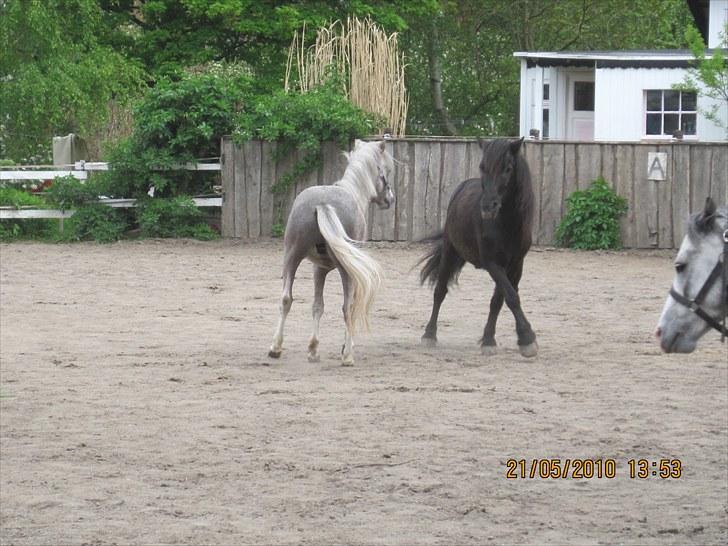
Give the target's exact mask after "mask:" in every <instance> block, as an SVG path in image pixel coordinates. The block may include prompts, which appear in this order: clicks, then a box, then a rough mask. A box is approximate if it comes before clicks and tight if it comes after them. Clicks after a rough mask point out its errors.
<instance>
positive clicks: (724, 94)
mask: <svg viewBox="0 0 728 546" xmlns="http://www.w3.org/2000/svg"><path fill="white" fill-rule="evenodd" d="M721 39H722V46H723V48H724V49H728V23H726V25H725V27H724V29H723V33H722V35H721ZM685 40H686V41H687V43H688V46H689V47H690V51H691V52H692V53H693V56H694V57H695V64H694V67H693V68H691V69H690V70H688V75H687V76H686V77H685V80H684V81H683V82H682V83H680V84H679V85H676V86H675V87H676V88H677V89H681V90H691V91H696V92H697V93H698V94H699V95H702V96H704V97H708V98H709V99H712V100H713V101H714V102H713V103H712V104H711V105H710V106H708V107H707V108H699V110H700V113H701V114H702V115H703V116H705V117H706V118H707V119H709V120H710V121H712V122H713V123H714V124H715V125H717V126H718V127H722V128H723V129H725V132H726V138H728V58H726V56H725V53H724V51H723V50H721V49H719V48H715V49H713V52H712V54H711V55H706V51H705V42H703V38H702V36H700V33H699V32H698V31H697V29H696V28H695V27H692V26H691V27H689V28H688V29H687V31H686V32H685ZM721 110H722V113H721Z"/></svg>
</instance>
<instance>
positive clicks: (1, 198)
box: [0, 187, 46, 209]
mask: <svg viewBox="0 0 728 546" xmlns="http://www.w3.org/2000/svg"><path fill="white" fill-rule="evenodd" d="M0 207H15V208H20V207H35V208H39V209H42V208H46V207H45V202H44V201H43V199H41V198H40V197H38V196H37V195H33V194H32V193H28V192H27V191H24V190H21V189H18V188H12V187H4V188H2V187H0Z"/></svg>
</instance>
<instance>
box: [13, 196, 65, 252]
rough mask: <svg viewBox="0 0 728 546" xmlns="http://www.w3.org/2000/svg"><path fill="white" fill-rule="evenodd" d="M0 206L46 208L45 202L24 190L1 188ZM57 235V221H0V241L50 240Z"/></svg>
mask: <svg viewBox="0 0 728 546" xmlns="http://www.w3.org/2000/svg"><path fill="white" fill-rule="evenodd" d="M0 206H2V207H15V208H20V207H33V208H37V209H43V208H47V206H46V203H45V201H44V200H43V199H42V198H41V197H39V196H37V195H35V194H32V193H29V192H27V191H25V190H22V189H18V188H13V187H3V188H0ZM57 233H58V220H48V219H43V218H38V219H23V220H2V221H0V241H12V240H15V239H52V238H54V237H56V235H57Z"/></svg>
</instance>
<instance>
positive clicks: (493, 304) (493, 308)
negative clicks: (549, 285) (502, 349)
mask: <svg viewBox="0 0 728 546" xmlns="http://www.w3.org/2000/svg"><path fill="white" fill-rule="evenodd" d="M522 273H523V259H521V260H519V261H518V263H516V264H515V265H514V266H513V267H511V268H509V269H508V271H507V274H508V280H510V281H511V286H513V289H514V290H515V291H516V292H518V283H519V282H520V281H521V274H522ZM504 299H505V298H504V297H503V292H502V291H501V290H499V289H498V285H496V287H495V289H494V290H493V297H492V298H491V299H490V313H488V321H487V322H486V324H485V329H484V330H483V338H482V339H481V340H480V346H481V352H482V353H483V354H484V355H494V354H495V353H496V352H497V349H496V347H497V345H498V344H497V343H496V341H495V325H496V322H497V321H498V315H499V314H500V310H501V308H502V307H503V301H504Z"/></svg>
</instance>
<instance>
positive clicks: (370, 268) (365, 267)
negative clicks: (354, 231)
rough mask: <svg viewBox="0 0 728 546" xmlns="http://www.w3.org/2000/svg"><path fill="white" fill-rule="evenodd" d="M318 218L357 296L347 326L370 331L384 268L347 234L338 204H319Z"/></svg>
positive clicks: (317, 209)
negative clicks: (373, 307)
mask: <svg viewBox="0 0 728 546" xmlns="http://www.w3.org/2000/svg"><path fill="white" fill-rule="evenodd" d="M316 218H317V220H318V227H319V230H320V231H321V235H323V237H324V239H326V243H327V244H328V246H329V248H330V249H331V252H333V253H334V256H335V257H336V260H337V261H338V262H339V263H340V264H341V266H342V267H343V268H344V269H345V270H346V272H347V273H348V274H349V277H350V278H351V282H352V285H353V286H352V288H353V290H352V292H353V295H352V303H351V312H350V315H349V324H348V325H347V326H348V327H349V328H350V330H352V331H354V330H356V329H357V327H359V326H362V327H363V329H364V330H368V329H369V310H370V309H371V306H372V303H373V302H374V296H375V295H376V293H377V292H378V291H379V287H380V286H381V282H382V269H381V268H380V266H379V264H378V263H377V262H376V261H374V260H373V259H372V258H371V257H370V256H369V255H367V254H366V253H365V252H364V251H362V250H361V249H359V248H358V247H357V246H356V241H354V240H352V239H350V238H349V237H348V236H347V234H346V231H345V230H344V226H343V225H342V224H341V220H339V217H338V216H337V215H336V211H335V210H334V207H332V206H331V205H318V206H317V207H316Z"/></svg>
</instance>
